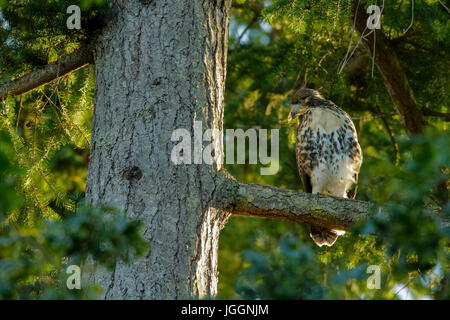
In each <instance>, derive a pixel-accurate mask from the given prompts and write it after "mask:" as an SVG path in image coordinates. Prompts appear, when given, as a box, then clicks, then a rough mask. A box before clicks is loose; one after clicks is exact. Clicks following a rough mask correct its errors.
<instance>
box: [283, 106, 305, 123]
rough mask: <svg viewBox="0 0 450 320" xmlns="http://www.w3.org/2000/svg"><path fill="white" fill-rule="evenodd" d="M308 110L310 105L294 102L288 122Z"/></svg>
mask: <svg viewBox="0 0 450 320" xmlns="http://www.w3.org/2000/svg"><path fill="white" fill-rule="evenodd" d="M307 110H308V107H306V106H302V105H300V104H293V105H292V108H291V112H289V116H288V122H290V121H292V120H293V119H295V118H296V117H299V116H301V115H302V114H304V113H305V112H306V111H307Z"/></svg>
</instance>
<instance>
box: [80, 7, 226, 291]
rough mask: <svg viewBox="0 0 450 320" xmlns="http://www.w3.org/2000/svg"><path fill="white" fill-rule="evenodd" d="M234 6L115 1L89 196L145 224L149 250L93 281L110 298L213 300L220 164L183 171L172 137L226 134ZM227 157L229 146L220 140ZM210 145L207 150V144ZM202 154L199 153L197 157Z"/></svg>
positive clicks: (100, 73)
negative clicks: (180, 132)
mask: <svg viewBox="0 0 450 320" xmlns="http://www.w3.org/2000/svg"><path fill="white" fill-rule="evenodd" d="M230 5H231V3H230V1H229V0H222V1H221V0H217V1H212V0H203V1H202V0H186V1H171V0H158V1H143V0H139V1H138V0H132V1H129V0H128V1H125V0H119V1H116V3H115V5H114V7H113V16H114V18H112V19H111V20H110V22H109V23H108V25H107V26H106V27H105V28H104V29H103V30H102V33H101V34H100V35H99V40H98V42H97V44H96V48H95V54H94V60H95V65H96V86H95V87H96V88H95V107H94V118H93V129H92V143H91V146H92V149H91V158H90V163H89V171H88V178H87V187H86V196H87V198H88V200H89V202H90V203H92V204H93V205H96V206H98V205H112V206H115V207H118V208H119V209H121V210H123V211H125V212H127V214H128V216H129V217H132V218H138V219H140V220H142V221H143V222H144V224H145V227H144V231H143V232H144V237H145V238H146V239H147V240H148V241H149V244H150V246H151V250H150V253H149V255H148V256H146V257H144V258H142V259H140V260H138V261H135V262H134V263H132V264H131V265H125V264H122V263H118V264H117V265H116V268H115V270H114V272H112V273H110V272H106V271H105V270H97V271H96V272H95V273H94V275H93V280H94V281H95V282H96V283H98V284H100V285H102V286H103V287H104V288H106V289H107V290H106V293H105V298H106V299H183V298H189V297H193V296H194V297H195V296H198V297H204V296H208V295H211V296H212V295H215V294H216V290H217V254H218V252H217V251H218V241H219V231H220V229H221V228H222V227H223V225H224V224H225V222H226V220H227V218H228V216H229V213H227V212H222V211H220V210H218V209H215V208H214V206H213V199H214V198H215V194H214V193H215V190H216V185H217V181H218V180H217V179H216V175H217V172H218V170H220V162H219V164H215V165H208V164H191V165H184V164H183V165H175V164H173V162H172V161H171V152H172V148H173V147H174V146H175V145H176V144H177V142H172V141H171V136H172V132H173V131H174V130H175V129H178V128H185V129H187V130H189V131H190V135H191V138H192V139H191V140H192V143H194V121H200V122H201V123H202V127H203V128H202V131H203V132H204V131H205V130H206V129H218V130H221V131H222V119H223V109H224V102H223V94H224V84H225V73H226V54H227V41H228V39H227V37H228V21H229V12H230ZM213 142H214V144H215V146H216V148H215V152H216V156H218V157H221V156H222V137H221V136H216V137H213ZM208 144H209V143H208ZM194 156H195V154H193V157H194Z"/></svg>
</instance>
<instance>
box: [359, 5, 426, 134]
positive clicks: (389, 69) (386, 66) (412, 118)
mask: <svg viewBox="0 0 450 320" xmlns="http://www.w3.org/2000/svg"><path fill="white" fill-rule="evenodd" d="M368 18H369V15H368V14H367V13H366V11H365V9H364V7H363V6H362V5H361V4H360V3H359V2H358V1H354V5H353V17H352V23H353V22H354V24H355V28H356V30H357V31H358V33H359V35H365V36H364V37H363V40H362V42H363V44H364V45H365V47H366V48H367V50H368V51H369V53H370V55H371V56H372V57H373V56H374V55H375V64H376V65H377V67H378V70H380V73H381V76H382V77H383V80H384V84H385V86H386V88H387V90H388V92H389V95H390V96H391V99H392V101H393V102H394V105H395V108H396V109H397V113H398V114H399V116H400V119H401V121H402V123H403V126H404V127H405V129H406V131H407V132H408V133H409V134H417V133H422V132H424V128H425V121H424V119H423V115H422V112H421V111H420V108H419V107H418V105H417V102H416V100H415V99H414V94H413V91H412V89H411V87H410V85H409V83H408V79H407V77H406V75H405V73H404V71H403V69H402V67H401V66H400V61H399V60H398V57H397V55H396V54H395V52H394V51H393V50H392V49H391V48H390V46H389V42H388V39H386V37H385V36H384V35H383V33H382V32H381V31H377V30H376V29H374V32H372V33H370V34H369V35H367V34H368V33H369V32H368V31H371V30H368V29H367V19H368ZM375 34H376V35H375ZM374 43H375V46H374Z"/></svg>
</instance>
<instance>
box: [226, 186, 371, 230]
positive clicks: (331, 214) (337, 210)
mask: <svg viewBox="0 0 450 320" xmlns="http://www.w3.org/2000/svg"><path fill="white" fill-rule="evenodd" d="M234 183H235V187H236V189H235V193H234V199H233V202H232V205H231V212H232V214H234V215H242V216H250V217H259V218H272V219H279V220H287V221H292V222H300V223H306V224H310V225H315V226H321V227H328V228H336V229H340V230H347V229H349V228H350V227H351V226H353V225H355V224H357V223H358V222H361V221H363V220H365V219H367V217H368V216H369V213H370V212H371V208H372V204H370V203H369V202H364V201H357V200H349V199H344V198H336V197H329V196H323V195H313V194H310V193H304V192H298V191H294V190H287V189H282V188H277V187H273V186H267V185H259V184H245V183H239V182H234Z"/></svg>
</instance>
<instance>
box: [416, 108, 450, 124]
mask: <svg viewBox="0 0 450 320" xmlns="http://www.w3.org/2000/svg"><path fill="white" fill-rule="evenodd" d="M422 113H423V115H424V116H425V117H437V118H444V120H445V121H446V122H448V121H450V113H443V112H437V111H434V110H431V109H428V108H425V109H422Z"/></svg>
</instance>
